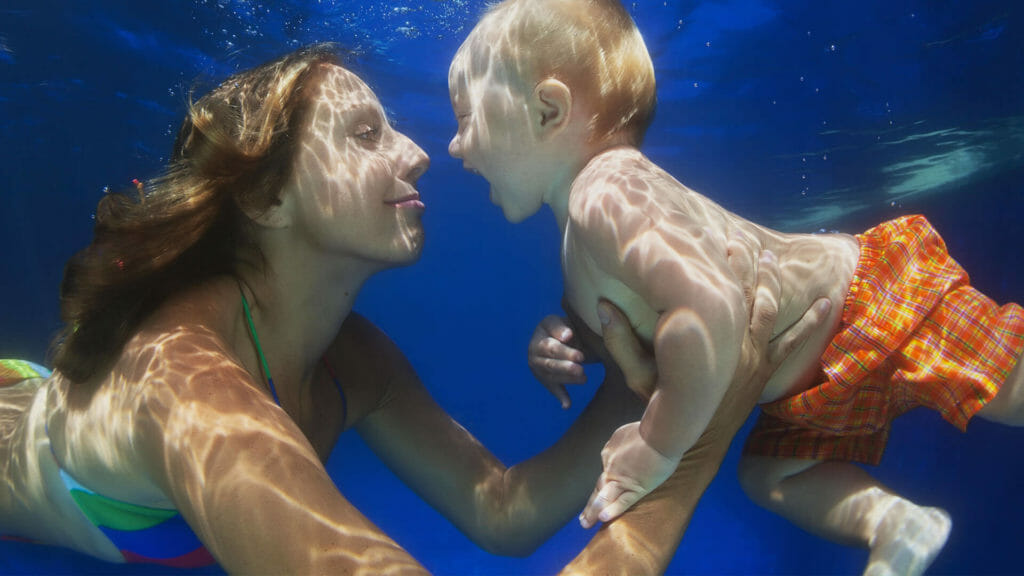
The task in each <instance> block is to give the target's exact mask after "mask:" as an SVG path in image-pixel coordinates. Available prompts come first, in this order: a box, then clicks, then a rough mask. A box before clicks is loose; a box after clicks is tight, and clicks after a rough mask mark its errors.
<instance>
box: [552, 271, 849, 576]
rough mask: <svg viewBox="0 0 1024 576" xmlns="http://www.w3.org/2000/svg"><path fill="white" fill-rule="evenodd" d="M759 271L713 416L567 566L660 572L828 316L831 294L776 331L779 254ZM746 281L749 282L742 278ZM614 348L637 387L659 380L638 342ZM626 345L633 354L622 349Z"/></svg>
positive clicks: (569, 569) (583, 570) (587, 571)
mask: <svg viewBox="0 0 1024 576" xmlns="http://www.w3.org/2000/svg"><path fill="white" fill-rule="evenodd" d="M740 265H742V264H740ZM756 274H757V284H756V286H754V287H753V289H752V290H745V293H747V294H750V295H751V297H752V298H753V302H752V312H751V323H750V327H749V330H748V332H747V334H746V337H745V338H744V342H743V348H742V352H741V358H740V362H739V366H738V369H737V371H736V376H735V377H734V379H733V381H732V383H731V385H730V386H729V389H728V391H727V392H726V394H725V397H724V398H723V399H722V402H721V403H720V404H719V406H718V409H717V410H716V411H715V414H714V416H713V417H712V419H711V422H710V424H709V425H708V426H707V428H706V429H705V430H704V433H703V434H702V435H701V437H700V438H699V439H698V441H697V443H696V444H695V445H694V446H693V448H691V449H690V450H689V451H688V452H687V453H686V455H685V456H684V457H683V459H682V461H681V462H680V463H679V466H678V467H677V468H676V471H675V473H673V474H672V476H671V477H669V479H668V480H666V481H665V483H664V484H662V485H661V486H659V487H658V488H657V489H655V490H654V491H653V492H651V493H650V494H648V495H647V496H645V497H644V498H643V499H641V500H640V501H639V502H638V503H636V504H635V505H634V506H633V507H632V508H631V509H630V510H629V511H627V512H626V513H625V514H624V515H623V516H621V517H620V518H618V519H617V520H615V521H614V522H611V523H609V524H606V525H604V526H603V527H602V528H601V529H600V530H598V532H597V533H596V534H595V535H594V537H593V539H591V541H590V543H589V544H588V545H587V547H586V548H585V549H584V550H583V551H582V552H581V553H580V554H579V555H578V556H577V557H576V558H575V559H574V560H573V561H572V562H571V563H570V564H569V565H568V566H566V568H565V570H564V571H563V572H562V573H563V574H580V575H591V574H605V575H612V574H623V575H630V576H633V575H637V574H660V573H663V572H664V571H665V569H666V568H667V566H668V564H669V562H670V561H671V560H672V556H673V555H674V554H675V550H676V548H677V547H678V545H679V542H680V540H681V539H682V537H683V534H684V533H685V532H686V528H687V526H689V523H690V519H691V518H692V516H693V511H694V509H695V508H696V506H697V502H698V501H699V500H700V498H701V496H702V495H703V494H704V490H705V489H706V488H707V487H708V485H709V484H710V483H711V480H712V479H713V478H714V477H715V475H716V474H717V473H718V468H719V466H720V465H721V463H722V460H723V458H725V454H726V452H727V451H728V450H729V445H730V444H731V442H732V438H733V436H735V434H736V432H737V431H738V430H739V429H740V427H741V426H742V425H743V423H744V422H745V421H746V419H747V417H748V416H749V415H750V412H751V411H752V410H753V408H754V406H755V405H756V403H757V399H758V397H759V396H760V394H761V391H762V389H763V387H764V383H765V381H767V380H768V378H769V377H770V376H771V374H772V372H774V370H775V368H776V367H778V365H779V364H781V363H782V362H783V361H784V360H785V359H786V357H787V356H788V355H789V354H790V353H791V352H792V351H793V350H795V349H796V348H797V347H798V346H799V345H800V344H802V343H803V341H804V339H805V338H806V337H807V336H808V335H809V334H810V333H811V332H812V331H813V330H814V329H815V328H816V327H817V326H818V325H819V324H820V323H821V322H823V321H824V320H825V319H826V318H827V316H828V311H829V309H830V308H831V302H829V301H828V300H827V299H821V300H818V301H816V302H815V303H814V304H813V305H812V306H811V308H810V309H809V310H808V311H807V312H806V313H805V314H804V316H803V317H802V318H801V319H800V321H798V322H797V323H796V324H794V325H793V326H791V327H790V328H788V329H787V330H786V331H785V332H783V333H782V334H779V335H778V336H777V337H776V338H775V339H771V334H772V331H773V328H774V324H775V318H776V316H777V314H778V296H779V290H780V287H779V282H778V274H779V272H778V265H777V263H776V262H775V260H774V258H773V257H771V256H770V255H762V258H761V260H760V266H758V269H757V273H756ZM745 277H749V273H741V274H740V278H741V279H743V278H745ZM744 285H748V284H747V283H746V282H745V281H744ZM611 352H612V354H611V355H612V357H614V358H615V360H616V361H617V362H618V363H619V364H620V365H622V366H623V368H624V369H625V370H626V371H627V374H630V373H631V374H633V376H632V378H633V379H634V380H636V379H637V378H639V379H640V381H636V382H634V383H633V384H632V385H633V387H634V388H635V389H643V388H644V387H645V385H646V386H650V387H653V377H652V376H644V375H645V374H649V372H650V368H649V366H650V364H651V362H652V360H651V359H650V358H646V359H645V358H644V357H643V354H642V352H643V349H642V348H641V347H640V346H639V345H633V346H624V345H619V346H617V347H616V349H615V350H611ZM623 352H626V353H628V354H626V355H625V356H623V355H622V353H623ZM627 377H629V376H627ZM645 381H646V382H645Z"/></svg>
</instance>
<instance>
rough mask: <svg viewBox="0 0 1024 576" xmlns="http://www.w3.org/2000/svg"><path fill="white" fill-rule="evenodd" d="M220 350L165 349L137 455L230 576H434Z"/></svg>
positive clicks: (141, 420)
mask: <svg viewBox="0 0 1024 576" xmlns="http://www.w3.org/2000/svg"><path fill="white" fill-rule="evenodd" d="M185 339H186V338H182V340H185ZM211 340H212V339H211ZM216 349H217V348H216V343H215V342H212V341H211V342H203V343H195V342H193V343H191V344H186V343H185V342H183V341H179V342H168V343H167V345H166V346H165V347H164V348H162V349H161V351H160V353H161V354H163V355H165V358H163V359H161V360H160V361H159V362H154V363H153V364H152V365H153V366H159V367H160V368H159V370H158V372H157V373H153V374H148V375H147V379H148V380H149V381H150V382H154V383H155V382H161V381H162V382H163V383H164V384H162V385H159V386H158V385H154V386H152V387H150V390H147V391H146V392H145V394H146V399H145V400H144V402H143V403H142V405H141V409H140V410H139V412H138V414H137V415H136V419H137V425H136V430H137V434H136V438H135V439H134V440H133V447H134V449H135V450H136V453H137V454H139V456H140V458H141V459H142V462H141V464H142V465H143V466H144V467H145V469H146V471H147V472H148V474H149V476H150V477H151V478H152V479H153V481H154V482H155V483H156V484H157V485H159V486H160V487H161V488H162V489H163V491H164V492H165V493H166V494H167V495H168V497H169V498H170V499H171V500H172V501H173V502H174V504H175V506H176V508H177V509H178V510H179V511H180V512H181V514H182V516H184V518H185V520H186V521H188V523H189V525H190V526H191V527H192V528H193V530H194V531H195V532H196V534H197V535H198V536H199V538H200V539H201V540H202V542H203V543H204V544H205V545H206V547H207V548H208V549H209V551H210V552H211V553H212V554H213V555H214V557H215V558H216V559H217V560H218V562H220V564H221V565H222V566H223V567H224V569H225V570H227V571H228V572H229V573H232V574H235V573H260V574H366V575H371V574H402V575H406V574H417V575H420V574H426V570H425V569H423V567H422V566H420V565H419V564H418V563H417V562H416V561H415V559H413V558H412V557H411V556H410V555H409V554H408V553H406V552H405V551H404V550H402V548H401V547H400V546H398V545H397V544H396V543H395V542H394V541H392V540H391V539H390V538H388V536H387V535H386V534H384V533H383V532H381V531H380V530H379V529H378V528H377V527H376V526H374V525H373V523H372V522H370V521H369V520H367V519H366V518H365V517H364V516H363V515H362V514H360V512H359V511H358V510H357V509H356V508H355V507H354V506H352V505H351V504H350V503H349V502H348V501H347V500H345V498H344V497H343V496H342V495H341V494H340V493H339V492H338V490H337V488H336V487H335V485H334V483H333V481H332V480H331V478H330V477H329V476H328V474H327V472H326V470H325V469H324V467H323V465H322V464H321V462H320V460H319V458H318V457H317V454H316V452H315V451H314V450H313V447H312V446H311V445H310V443H309V442H308V441H307V440H306V438H305V436H303V434H302V432H301V431H300V430H299V428H298V427H297V426H296V425H295V424H294V422H292V420H291V419H290V418H289V417H288V416H287V415H286V414H285V413H284V411H282V410H281V409H280V408H279V407H277V406H276V405H275V404H274V403H273V402H272V401H271V400H270V399H269V398H268V397H267V396H266V395H265V394H262V393H260V392H259V391H258V386H257V384H256V383H255V382H254V381H253V380H252V377H251V376H250V375H249V374H248V373H247V372H245V371H244V370H243V369H242V368H241V367H239V366H238V365H237V364H235V363H234V362H233V361H232V360H230V359H229V358H228V357H227V355H226V354H216V353H209V351H210V350H216Z"/></svg>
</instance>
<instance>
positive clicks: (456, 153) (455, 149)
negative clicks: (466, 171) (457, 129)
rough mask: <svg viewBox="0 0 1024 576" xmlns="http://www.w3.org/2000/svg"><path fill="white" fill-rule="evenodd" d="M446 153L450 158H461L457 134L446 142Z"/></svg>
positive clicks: (460, 146) (460, 145)
mask: <svg viewBox="0 0 1024 576" xmlns="http://www.w3.org/2000/svg"><path fill="white" fill-rule="evenodd" d="M448 155H449V156H451V157H452V158H458V159H460V160H461V159H462V142H461V141H460V139H459V135H458V134H456V135H455V136H452V139H451V142H448Z"/></svg>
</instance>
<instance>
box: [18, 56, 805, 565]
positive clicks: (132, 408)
mask: <svg viewBox="0 0 1024 576" xmlns="http://www.w3.org/2000/svg"><path fill="white" fill-rule="evenodd" d="M427 165H428V158H427V156H426V154H425V153H424V152H423V151H422V150H421V149H420V148H419V147H418V146H416V145H415V144H414V143H413V142H412V141H411V140H409V139H408V138H407V137H406V136H404V135H403V134H401V133H399V132H397V131H395V130H394V129H393V128H392V127H391V126H390V125H389V124H388V122H387V119H386V118H385V115H384V112H383V110H382V108H381V105H380V103H379V102H378V100H377V98H376V96H375V95H374V93H373V92H372V91H371V90H370V88H369V87H368V86H367V85H366V84H365V83H363V82H362V81H361V80H360V79H359V78H358V77H357V76H356V75H355V74H353V73H352V72H350V71H348V70H346V69H345V68H343V67H342V66H341V65H340V62H339V60H338V58H337V56H336V54H335V51H334V48H333V47H331V46H329V45H316V46H311V47H307V48H303V49H300V50H298V51H295V52H292V53H290V54H288V55H286V56H284V57H282V58H279V59H277V60H274V61H272V62H269V63H267V64H264V65H262V66H259V67H256V68H253V69H251V70H247V71H244V72H241V73H239V74H236V75H235V76H232V77H231V78H229V79H228V80H226V81H225V82H224V83H222V84H221V85H220V86H218V87H217V88H215V89H214V90H212V91H211V92H210V93H209V94H207V95H206V96H204V97H203V98H201V99H200V100H198V101H197V102H195V103H194V104H193V105H192V106H191V107H190V109H189V111H188V115H187V117H186V119H185V121H184V124H183V126H182V128H181V130H180V132H179V134H178V139H177V142H176V144H175V150H174V154H173V157H172V159H171V161H170V163H169V165H168V167H167V169H166V171H165V172H164V173H163V174H162V175H160V176H159V177H158V178H155V179H154V180H152V181H150V182H147V183H146V184H145V188H144V189H143V188H142V187H140V189H139V190H138V194H137V195H135V194H110V195H107V196H106V197H104V198H103V199H102V200H101V201H100V204H99V207H98V209H97V212H96V227H95V235H94V239H93V242H92V243H91V244H90V245H89V246H87V247H86V248H85V249H84V250H82V251H81V252H79V253H78V254H76V255H75V256H74V257H73V258H72V259H71V260H70V261H69V263H68V265H67V267H66V269H65V277H64V281H63V284H62V289H61V310H62V317H63V319H64V321H65V323H66V325H67V328H66V330H65V331H64V333H63V334H62V335H61V336H59V337H58V339H57V340H56V342H55V345H54V350H53V363H54V368H55V369H54V371H53V372H52V374H50V373H49V371H48V370H46V369H45V368H43V367H40V366H36V365H33V364H30V363H25V362H18V361H4V362H3V368H2V371H0V382H2V383H3V387H2V388H0V438H2V440H0V478H2V480H3V488H0V534H4V535H7V536H14V537H18V538H25V539H29V540H32V541H38V542H42V543H46V544H52V545H59V546H64V547H68V548H72V549H74V550H78V551H80V552H83V553H86V554H90V555H93V556H96V557H99V558H102V559H105V560H108V561H111V562H125V561H128V562H154V563H161V564H170V565H177V566H202V565H208V564H211V563H213V562H219V563H220V564H221V566H222V567H223V568H224V569H225V570H227V571H228V572H232V573H236V572H237V573H248V572H260V573H296V574H313V573H335V574H383V573H389V574H405V573H410V574H411V573H416V574H420V573H424V572H425V570H424V569H423V567H422V566H420V565H419V564H418V563H417V562H416V560H415V559H413V558H412V557H411V556H410V555H409V554H408V553H406V552H405V551H404V550H403V549H402V548H401V547H400V546H399V545H398V544H397V543H395V542H394V541H392V540H391V539H390V538H389V537H388V536H387V535H386V534H384V533H382V532H381V531H380V530H379V529H378V528H377V527H376V526H374V525H373V523H371V522H370V521H369V520H368V519H367V518H365V517H364V516H363V515H362V514H361V513H360V512H359V510H357V509H356V508H355V507H353V506H352V505H351V504H350V503H349V502H348V501H347V500H346V499H345V498H344V496H343V495H342V494H341V493H340V492H339V491H338V489H337V487H336V486H335V485H334V483H333V482H332V480H331V478H330V477H329V476H328V474H327V472H326V470H325V468H324V464H323V463H324V462H325V461H326V459H327V457H328V455H329V454H330V452H331V450H332V448H333V446H334V444H335V441H336V440H337V439H338V437H339V435H340V434H341V433H342V432H343V431H345V430H347V429H349V428H356V429H358V431H359V432H360V434H361V435H362V437H363V438H364V439H365V441H366V443H367V444H368V445H369V446H370V447H371V448H372V449H373V451H374V452H375V453H376V454H377V455H378V456H379V457H380V458H381V459H382V460H383V461H384V462H385V463H386V464H387V465H388V466H389V467H390V468H391V469H392V470H393V471H394V472H395V473H396V474H397V475H398V477H399V478H401V479H402V481H403V482H405V483H406V484H407V485H408V486H410V487H411V488H412V489H413V490H414V491H416V492H417V493H418V494H420V495H421V496H422V497H423V498H424V499H425V500H426V501H428V502H429V503H430V504H431V505H432V506H434V507H435V508H437V509H438V510H439V511H440V512H441V513H442V514H444V515H445V516H446V517H447V518H448V519H449V520H451V521H452V522H453V523H454V524H455V525H456V526H458V527H459V529H460V530H462V531H463V532H464V533H465V534H466V535H467V536H468V537H469V538H470V539H472V540H473V541H474V542H476V543H477V544H478V545H480V546H482V547H483V548H485V549H486V550H488V551H491V552H493V553H497V554H516V555H521V554H527V553H529V552H530V551H532V550H533V549H534V548H535V547H536V546H538V545H539V544H540V543H542V542H543V541H544V540H546V539H547V538H548V537H550V536H551V535H552V534H553V533H554V532H555V531H557V530H558V529H559V528H560V527H561V526H563V525H564V524H565V523H566V522H568V521H569V520H570V519H572V518H574V517H575V515H576V514H578V512H579V511H580V509H581V508H582V507H583V504H584V503H585V502H586V500H587V497H588V495H589V493H590V490H591V488H592V486H593V484H594V482H595V480H596V478H597V476H598V474H599V473H600V471H601V459H600V457H599V453H600V449H601V446H602V445H603V443H604V441H605V440H606V439H607V438H608V437H609V436H610V435H611V433H612V432H613V431H614V430H615V428H616V427H618V426H619V425H621V424H623V423H626V422H629V421H632V420H635V419H636V418H637V417H638V416H639V414H640V413H641V410H642V403H641V402H640V401H639V400H638V399H637V397H636V396H635V395H634V393H633V392H631V391H630V389H629V388H627V386H626V382H627V381H628V382H629V384H630V386H632V387H633V388H635V389H638V390H640V391H641V392H642V391H643V390H645V389H648V388H649V387H650V386H651V385H652V382H653V379H652V378H651V376H650V374H647V373H645V370H646V371H648V372H649V368H647V369H645V368H644V366H645V358H644V353H643V351H642V349H641V348H640V347H639V346H638V345H637V343H636V341H635V340H634V339H633V337H632V333H631V332H630V331H629V330H628V325H626V324H625V322H624V321H623V320H622V318H621V317H620V316H619V315H618V314H616V313H615V311H614V310H611V311H609V316H610V323H609V325H608V327H607V328H606V335H608V336H607V342H608V344H609V350H608V352H610V353H611V354H612V356H613V357H614V358H615V359H616V360H620V364H622V365H623V369H624V371H625V375H624V374H623V373H622V372H620V371H618V370H615V369H614V366H611V368H612V369H609V370H608V371H607V377H606V381H605V383H604V384H603V385H602V386H601V387H600V389H599V390H598V391H597V393H596V395H595V396H594V399H593V400H592V401H591V403H590V404H589V406H588V407H587V408H586V410H585V411H584V412H583V414H582V415H581V416H580V417H579V418H578V420H577V421H576V422H575V423H574V425H573V426H572V427H571V428H570V430H569V431H568V432H567V433H566V434H565V436H564V437H563V438H561V439H560V440H559V441H557V442H556V443H555V444H554V445H552V446H551V447H550V448H549V449H547V450H545V451H544V452H542V453H540V454H538V455H536V456H534V457H533V458H531V459H529V460H526V461H524V462H522V463H520V464H517V465H515V466H512V467H506V466H505V465H504V464H502V463H501V462H500V461H499V460H498V459H497V458H495V457H494V456H493V455H492V454H491V453H490V452H489V451H488V450H487V449H486V448H485V447H483V446H482V445H481V444H480V443H479V442H478V441H477V440H476V439H474V438H473V436H472V435H471V434H470V433H469V432H468V431H467V430H465V429H464V428H462V427H461V426H459V425H458V423H456V422H455V421H454V420H452V418H451V417H450V416H448V415H447V414H446V413H445V412H444V410H443V409H442V408H441V407H440V406H438V404H437V403H436V402H434V400H432V399H431V397H430V396H429V394H428V393H427V391H426V389H425V388H424V387H423V385H422V384H421V383H420V381H419V380H418V378H417V376H416V374H415V372H414V371H413V368H412V367H411V366H410V365H409V363H408V361H407V360H406V359H405V357H404V355H403V354H402V352H401V351H400V350H398V348H397V347H396V346H395V345H394V344H393V343H392V342H391V341H390V340H389V339H388V338H387V337H386V336H385V335H384V334H383V333H382V332H381V331H380V330H379V329H377V328H376V327H375V326H374V325H373V324H372V323H370V322H369V321H368V320H366V319H365V318H363V317H361V316H359V315H358V314H356V313H353V312H352V305H353V302H354V300H355V298H356V296H357V294H358V293H359V290H360V288H361V287H362V285H363V283H364V282H365V281H366V280H367V279H368V278H369V277H370V276H372V275H373V274H374V273H376V272H378V271H381V270H384V269H388V268H392V267H396V266H403V265H407V264H410V263H413V262H415V261H416V260H417V258H418V256H419V254H420V250H421V247H422V243H423V227H422V225H421V221H420V219H421V214H422V210H423V204H422V203H421V201H420V199H419V195H418V193H417V191H416V188H415V184H416V180H417V178H419V177H420V176H421V175H422V174H423V173H424V171H425V170H426V169H427ZM753 266H754V264H753V263H747V266H746V268H742V273H743V274H745V275H746V277H748V278H749V279H750V286H751V287H752V288H753V284H754V280H755V278H756V280H757V283H758V286H759V287H762V288H763V287H764V286H766V285H769V288H770V284H771V282H770V280H771V278H770V274H771V272H772V270H771V268H770V266H768V267H765V266H762V267H761V268H762V270H758V271H757V272H754V270H753ZM766 278H767V281H766ZM755 291H760V292H761V295H759V296H758V300H757V302H753V303H752V306H753V308H754V312H755V314H754V316H755V320H756V321H754V322H752V327H751V331H752V334H749V335H748V341H749V342H750V347H749V349H748V350H747V351H748V352H749V353H750V354H759V355H762V356H766V355H767V356H774V355H777V354H780V353H781V354H782V355H783V356H784V354H786V353H788V351H789V350H791V349H792V347H793V346H795V345H796V344H798V343H799V341H800V338H801V337H802V335H804V334H806V333H807V331H808V329H809V328H812V327H813V326H812V324H813V322H814V321H816V320H815V315H814V314H812V312H813V310H812V312H808V315H807V316H805V319H804V320H803V321H801V323H800V324H798V325H797V326H795V327H793V328H791V329H790V330H789V331H788V332H787V334H788V335H789V337H787V338H783V339H777V340H775V341H773V342H772V343H771V344H770V345H769V343H768V341H767V337H768V335H770V333H771V331H772V324H773V323H774V310H772V309H771V304H772V302H773V301H774V299H775V297H777V288H776V291H775V293H772V291H771V290H770V289H768V290H751V292H755ZM759 310H760V312H758V311H759ZM547 340H548V338H547V335H545V334H535V336H534V339H533V340H532V341H531V347H530V348H531V351H534V350H537V349H539V348H542V347H544V346H546V345H547ZM531 353H533V352H531ZM647 360H649V358H648V359H647ZM780 360H781V358H780ZM756 364H757V362H755V361H751V362H747V363H746V365H747V366H750V367H752V366H754V365H756ZM776 365H777V362H776ZM738 374H739V375H738V377H737V384H736V385H737V386H746V387H747V388H748V389H750V390H755V389H759V388H760V386H759V384H763V382H764V381H765V380H766V379H767V377H768V376H769V374H764V373H757V374H754V373H753V371H752V369H751V370H746V371H744V370H742V369H741V370H739V371H738ZM740 375H741V376H740ZM751 396H756V394H752V395H751ZM752 403H753V399H751V405H752ZM747 411H749V408H748V410H747ZM740 412H743V411H742V410H740ZM745 416H746V412H744V413H743V414H742V416H730V418H731V419H730V420H729V425H732V424H733V423H734V422H737V418H738V419H739V420H738V422H742V419H743V418H745ZM738 422H737V423H736V424H735V426H737V427H738V426H739V423H738ZM729 438H731V434H729V435H726V437H725V439H724V440H720V441H719V444H718V445H721V442H724V445H725V446H727V445H728V440H729ZM722 453H723V454H724V450H723V451H722ZM720 460H721V456H716V458H710V459H706V460H701V461H694V463H693V464H692V466H695V467H696V468H697V469H700V470H708V471H711V473H710V474H709V475H708V474H705V475H703V476H701V478H702V480H701V482H702V483H703V484H702V485H700V486H697V487H694V486H693V485H689V486H683V487H681V488H678V489H679V490H685V491H687V492H691V493H692V492H694V491H696V492H697V494H698V496H699V493H700V492H701V491H702V490H703V488H704V487H705V486H706V483H707V482H710V478H711V476H713V474H714V470H717V467H718V465H719V462H720ZM686 466H687V462H686V461H684V463H683V466H682V467H681V469H682V468H684V467H686ZM668 484H672V482H671V481H670V482H669V483H668ZM694 503H695V499H694ZM628 518H629V515H627V516H626V517H624V519H623V520H627V519H628ZM624 525H626V524H624Z"/></svg>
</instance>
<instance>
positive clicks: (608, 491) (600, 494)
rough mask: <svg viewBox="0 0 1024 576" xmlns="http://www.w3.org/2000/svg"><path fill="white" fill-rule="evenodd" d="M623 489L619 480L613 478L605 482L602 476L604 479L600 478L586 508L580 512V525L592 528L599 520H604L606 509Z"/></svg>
mask: <svg viewBox="0 0 1024 576" xmlns="http://www.w3.org/2000/svg"><path fill="white" fill-rule="evenodd" d="M622 491H623V490H622V486H621V485H620V484H619V483H618V482H615V481H614V480H613V481H611V482H608V483H605V482H604V477H603V476H602V479H601V480H598V482H597V487H596V488H594V492H593V493H592V494H591V495H590V500H589V501H588V502H587V506H586V508H584V509H583V513H582V514H580V525H581V526H583V527H584V528H590V527H591V526H593V525H595V524H597V523H598V522H599V521H601V522H603V520H601V517H602V516H603V515H604V512H605V510H606V509H607V508H608V507H609V506H610V505H612V503H613V502H615V501H616V500H618V498H619V496H620V495H621V494H622Z"/></svg>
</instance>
